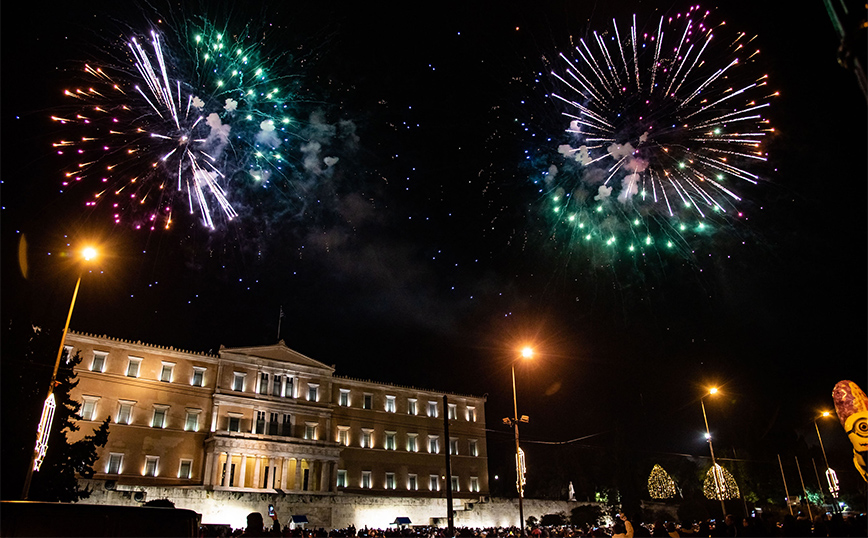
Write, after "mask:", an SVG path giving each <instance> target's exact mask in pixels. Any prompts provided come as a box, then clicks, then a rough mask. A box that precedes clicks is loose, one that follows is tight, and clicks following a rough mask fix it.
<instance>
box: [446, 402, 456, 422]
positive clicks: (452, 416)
mask: <svg viewBox="0 0 868 538" xmlns="http://www.w3.org/2000/svg"><path fill="white" fill-rule="evenodd" d="M447 412H448V413H449V420H456V419H457V418H458V405H457V404H449V406H448V407H447Z"/></svg>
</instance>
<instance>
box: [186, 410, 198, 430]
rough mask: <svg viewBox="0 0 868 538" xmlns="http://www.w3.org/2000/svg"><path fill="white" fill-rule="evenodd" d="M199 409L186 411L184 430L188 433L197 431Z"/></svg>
mask: <svg viewBox="0 0 868 538" xmlns="http://www.w3.org/2000/svg"><path fill="white" fill-rule="evenodd" d="M201 414H202V410H201V409H187V419H186V420H185V421H184V430H186V431H188V432H195V431H199V415H201Z"/></svg>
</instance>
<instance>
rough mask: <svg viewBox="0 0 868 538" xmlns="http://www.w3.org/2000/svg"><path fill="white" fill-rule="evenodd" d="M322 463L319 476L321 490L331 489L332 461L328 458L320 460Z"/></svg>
mask: <svg viewBox="0 0 868 538" xmlns="http://www.w3.org/2000/svg"><path fill="white" fill-rule="evenodd" d="M320 464H321V465H322V469H321V470H320V478H319V491H323V492H325V491H329V490H330V489H331V482H330V478H331V472H330V471H331V465H332V462H330V461H328V460H323V461H322V462H320Z"/></svg>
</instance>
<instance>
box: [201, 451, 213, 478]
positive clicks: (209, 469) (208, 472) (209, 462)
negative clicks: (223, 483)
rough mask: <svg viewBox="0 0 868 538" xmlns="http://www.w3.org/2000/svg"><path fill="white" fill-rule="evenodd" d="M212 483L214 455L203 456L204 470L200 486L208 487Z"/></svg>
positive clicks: (210, 453)
mask: <svg viewBox="0 0 868 538" xmlns="http://www.w3.org/2000/svg"><path fill="white" fill-rule="evenodd" d="M213 483H214V454H213V453H212V452H209V453H207V454H205V470H204V471H203V473H202V485H204V486H210V485H212V484H213Z"/></svg>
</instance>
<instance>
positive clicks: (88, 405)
mask: <svg viewBox="0 0 868 538" xmlns="http://www.w3.org/2000/svg"><path fill="white" fill-rule="evenodd" d="M81 399H82V403H81V419H82V420H93V416H94V415H95V414H96V402H97V401H98V400H99V396H82V397H81Z"/></svg>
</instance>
